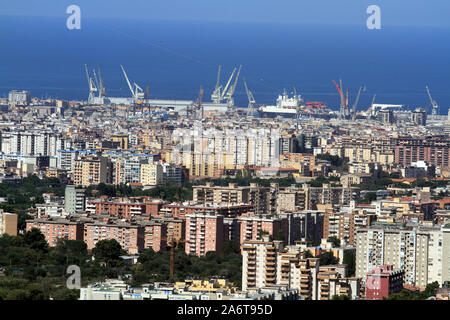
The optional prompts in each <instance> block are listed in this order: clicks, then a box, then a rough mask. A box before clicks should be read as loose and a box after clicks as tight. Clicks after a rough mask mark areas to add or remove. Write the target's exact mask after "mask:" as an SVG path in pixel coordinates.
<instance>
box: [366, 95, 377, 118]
mask: <svg viewBox="0 0 450 320" xmlns="http://www.w3.org/2000/svg"><path fill="white" fill-rule="evenodd" d="M376 97H377V95H376V94H374V95H373V98H372V103H371V104H370V106H369V108H368V109H367V111H366V118H367V119H370V118H371V117H372V116H373V115H374V110H373V104H374V103H375V98H376Z"/></svg>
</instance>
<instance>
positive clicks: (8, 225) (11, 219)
mask: <svg viewBox="0 0 450 320" xmlns="http://www.w3.org/2000/svg"><path fill="white" fill-rule="evenodd" d="M17 218H18V216H17V214H14V213H8V212H3V210H2V209H0V236H1V235H3V234H7V235H10V236H17Z"/></svg>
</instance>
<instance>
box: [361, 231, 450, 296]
mask: <svg viewBox="0 0 450 320" xmlns="http://www.w3.org/2000/svg"><path fill="white" fill-rule="evenodd" d="M449 241H450V227H449V226H447V227H445V226H435V227H423V226H419V227H396V226H393V227H389V226H373V227H370V228H366V229H359V230H357V231H356V276H357V277H361V278H363V279H365V278H366V275H367V273H368V272H369V271H370V270H372V269H374V268H376V267H380V266H383V265H392V266H393V267H394V268H395V269H400V270H403V271H404V272H405V283H406V284H409V285H413V286H419V287H425V286H426V285H427V284H428V283H431V282H434V281H437V282H438V283H440V284H442V283H444V282H445V281H450V277H449V276H450V272H449V270H450V260H449V258H448V257H449V253H448V250H445V248H448V246H449V245H450V242H449Z"/></svg>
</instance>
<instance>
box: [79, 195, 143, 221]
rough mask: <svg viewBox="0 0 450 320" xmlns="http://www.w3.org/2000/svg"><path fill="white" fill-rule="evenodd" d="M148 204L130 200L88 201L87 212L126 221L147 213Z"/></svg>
mask: <svg viewBox="0 0 450 320" xmlns="http://www.w3.org/2000/svg"><path fill="white" fill-rule="evenodd" d="M146 208H147V206H146V204H145V203H144V202H140V201H132V200H131V199H130V198H118V199H96V200H88V201H87V206H86V211H87V212H89V213H91V214H100V213H104V212H107V213H108V214H110V215H113V216H117V217H120V218H124V219H130V218H132V217H134V216H140V215H142V214H143V213H146Z"/></svg>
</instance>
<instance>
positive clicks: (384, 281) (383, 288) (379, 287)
mask: <svg viewBox="0 0 450 320" xmlns="http://www.w3.org/2000/svg"><path fill="white" fill-rule="evenodd" d="M404 276H405V271H404V270H400V269H394V266H392V265H390V266H380V267H377V268H374V269H372V270H370V271H369V272H368V273H367V277H366V299H370V300H383V298H388V297H389V296H390V295H391V294H393V293H396V292H400V291H402V289H403V280H404V279H403V278H404Z"/></svg>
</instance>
